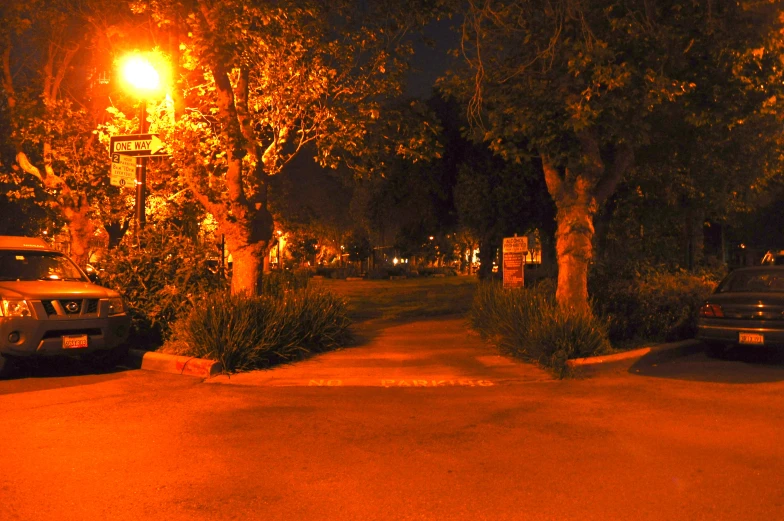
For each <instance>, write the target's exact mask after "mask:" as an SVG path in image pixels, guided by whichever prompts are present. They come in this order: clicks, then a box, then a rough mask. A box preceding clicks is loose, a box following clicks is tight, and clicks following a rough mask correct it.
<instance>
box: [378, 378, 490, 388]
mask: <svg viewBox="0 0 784 521" xmlns="http://www.w3.org/2000/svg"><path fill="white" fill-rule="evenodd" d="M381 385H382V386H383V387H386V388H389V387H450V386H451V387H491V386H493V385H495V384H494V383H493V382H491V381H490V380H468V379H464V378H461V379H459V380H381Z"/></svg>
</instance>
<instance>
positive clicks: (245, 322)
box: [166, 287, 350, 372]
mask: <svg viewBox="0 0 784 521" xmlns="http://www.w3.org/2000/svg"><path fill="white" fill-rule="evenodd" d="M349 325H350V321H349V319H348V315H347V312H346V305H345V303H344V302H343V301H342V300H340V299H339V298H337V297H336V296H335V295H333V294H331V293H329V292H328V291H326V290H323V289H321V288H318V287H315V288H301V289H295V290H289V291H287V292H286V293H285V294H284V295H283V296H280V297H278V296H272V295H262V296H258V297H256V296H247V295H230V294H229V293H228V292H220V293H215V294H211V295H207V296H205V297H204V298H203V299H201V300H200V301H199V302H196V303H194V305H193V308H192V309H191V311H190V313H189V314H188V315H187V316H186V317H184V318H183V319H181V320H180V321H178V323H177V324H176V326H175V338H174V340H173V341H172V342H170V343H169V345H168V346H166V350H167V351H169V352H173V353H176V354H182V355H188V356H195V357H199V358H208V359H212V360H217V361H219V362H221V363H222V364H223V368H224V371H226V372H236V371H245V370H251V369H259V368H266V367H270V366H273V365H277V364H280V363H283V362H288V361H292V360H297V359H301V358H304V357H307V356H309V355H311V354H313V353H317V352H322V351H328V350H331V349H336V348H338V347H341V346H344V345H346V344H347V343H348V341H349V340H350V332H349Z"/></svg>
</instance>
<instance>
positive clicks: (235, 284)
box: [231, 244, 266, 295]
mask: <svg viewBox="0 0 784 521" xmlns="http://www.w3.org/2000/svg"><path fill="white" fill-rule="evenodd" d="M265 251H266V248H264V245H263V244H261V245H259V244H253V245H249V246H246V247H244V248H240V249H237V250H235V251H232V252H231V256H232V259H233V260H234V264H233V267H232V275H231V293H232V295H239V294H250V295H259V294H260V292H261V280H262V273H263V271H264V253H265Z"/></svg>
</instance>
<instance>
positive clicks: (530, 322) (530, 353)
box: [469, 282, 610, 377]
mask: <svg viewBox="0 0 784 521" xmlns="http://www.w3.org/2000/svg"><path fill="white" fill-rule="evenodd" d="M469 320H470V322H471V325H472V326H473V328H474V329H476V330H477V331H479V333H480V334H481V335H482V336H483V337H485V338H487V339H489V340H490V341H492V342H494V343H495V344H496V345H497V346H498V347H499V349H500V350H501V351H503V352H505V353H509V354H511V355H513V356H515V357H519V358H522V359H524V360H529V361H532V362H534V363H538V364H540V365H542V366H544V367H547V368H549V369H550V370H552V371H553V372H554V373H555V374H556V375H558V376H560V377H563V376H565V375H567V374H568V366H567V365H566V361H567V360H569V359H572V358H581V357H586V356H593V355H598V354H602V353H606V352H608V351H609V350H610V343H609V340H608V337H607V326H606V324H605V323H604V321H603V320H601V319H598V318H595V317H594V316H593V315H591V314H590V313H586V312H584V311H579V310H575V309H568V308H566V309H565V308H563V307H561V306H558V305H557V304H556V302H555V289H554V288H553V286H552V284H551V283H545V282H543V283H541V284H539V285H537V286H535V287H534V288H531V289H528V288H521V289H513V290H509V289H504V288H503V287H502V286H501V285H500V284H498V283H494V282H485V283H482V284H480V285H479V287H478V288H477V291H476V295H475V297H474V302H473V305H472V307H471V312H470V314H469Z"/></svg>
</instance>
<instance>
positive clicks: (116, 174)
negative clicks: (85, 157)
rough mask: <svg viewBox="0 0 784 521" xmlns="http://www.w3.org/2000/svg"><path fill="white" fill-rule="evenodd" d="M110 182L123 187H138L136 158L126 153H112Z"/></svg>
mask: <svg viewBox="0 0 784 521" xmlns="http://www.w3.org/2000/svg"><path fill="white" fill-rule="evenodd" d="M109 180H110V182H111V184H112V185H114V186H119V187H121V188H126V187H127V188H135V187H136V159H135V158H133V157H131V156H126V155H124V154H112V169H111V176H110V178H109Z"/></svg>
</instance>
